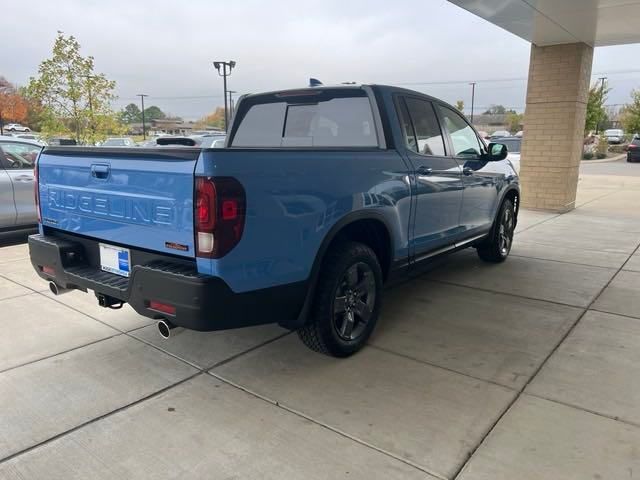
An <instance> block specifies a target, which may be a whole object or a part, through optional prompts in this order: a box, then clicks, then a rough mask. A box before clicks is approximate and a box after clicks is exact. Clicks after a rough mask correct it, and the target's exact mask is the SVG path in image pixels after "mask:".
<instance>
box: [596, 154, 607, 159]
mask: <svg viewBox="0 0 640 480" xmlns="http://www.w3.org/2000/svg"><path fill="white" fill-rule="evenodd" d="M596 158H597V159H598V160H602V159H603V158H607V154H606V153H604V152H598V153H597V154H596Z"/></svg>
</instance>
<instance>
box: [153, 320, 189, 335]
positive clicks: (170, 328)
mask: <svg viewBox="0 0 640 480" xmlns="http://www.w3.org/2000/svg"><path fill="white" fill-rule="evenodd" d="M156 325H157V327H158V333H159V334H160V336H161V337H162V338H164V339H165V340H168V339H169V337H175V336H176V335H178V334H179V333H180V332H182V331H183V330H184V329H183V328H179V327H177V326H176V325H174V324H173V323H171V322H170V321H169V320H158V323H157V324H156Z"/></svg>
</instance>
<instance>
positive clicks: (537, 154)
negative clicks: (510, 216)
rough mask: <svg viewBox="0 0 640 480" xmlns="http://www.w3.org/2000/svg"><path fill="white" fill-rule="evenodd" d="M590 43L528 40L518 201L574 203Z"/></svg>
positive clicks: (540, 205)
mask: <svg viewBox="0 0 640 480" xmlns="http://www.w3.org/2000/svg"><path fill="white" fill-rule="evenodd" d="M592 61H593V47H590V46H589V45H586V44H584V43H571V44H564V45H552V46H548V47H537V46H535V45H533V44H532V45H531V60H530V64H529V84H528V87H527V107H526V111H525V118H524V138H523V140H522V152H521V160H520V165H521V166H520V180H521V183H522V185H521V188H522V206H523V207H525V208H532V209H538V210H550V211H554V212H566V211H569V210H572V209H573V208H574V207H575V201H576V189H577V186H578V171H579V168H580V160H581V158H582V143H583V137H584V122H585V116H586V112H587V99H588V97H589V86H590V82H591V64H592Z"/></svg>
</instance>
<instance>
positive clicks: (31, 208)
mask: <svg viewBox="0 0 640 480" xmlns="http://www.w3.org/2000/svg"><path fill="white" fill-rule="evenodd" d="M41 149H42V146H41V145H40V144H38V143H37V142H33V141H31V140H22V139H19V138H13V137H0V231H3V230H12V229H21V228H28V227H31V226H35V225H36V224H37V223H38V218H37V213H36V207H35V198H34V193H33V183H34V175H33V166H34V163H35V161H36V158H37V157H38V154H39V153H40V150H41Z"/></svg>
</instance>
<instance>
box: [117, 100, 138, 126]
mask: <svg viewBox="0 0 640 480" xmlns="http://www.w3.org/2000/svg"><path fill="white" fill-rule="evenodd" d="M120 121H122V123H126V124H129V123H140V122H141V121H142V112H141V111H140V109H139V108H138V106H137V105H136V104H135V103H130V104H129V105H127V106H126V107H124V108H123V109H122V111H121V112H120Z"/></svg>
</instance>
